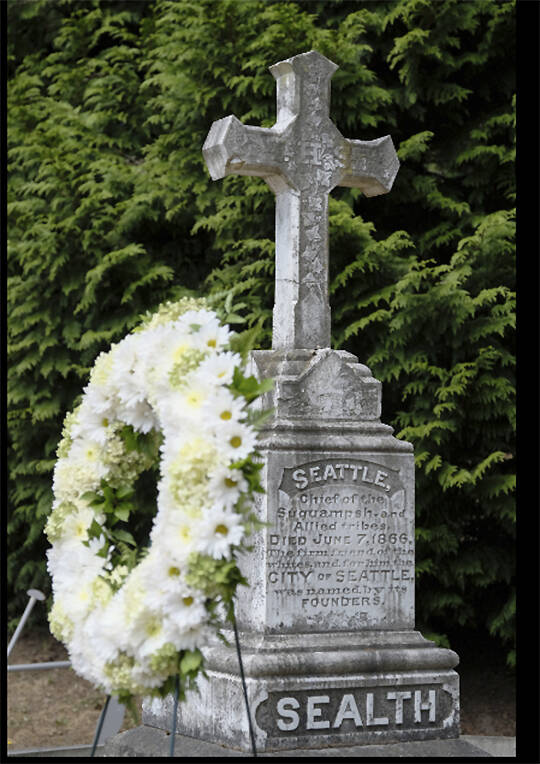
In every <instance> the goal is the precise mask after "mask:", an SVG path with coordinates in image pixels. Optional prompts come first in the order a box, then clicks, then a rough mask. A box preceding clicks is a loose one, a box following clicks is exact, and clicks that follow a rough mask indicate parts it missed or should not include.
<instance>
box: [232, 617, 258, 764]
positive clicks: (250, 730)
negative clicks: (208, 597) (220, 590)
mask: <svg viewBox="0 0 540 764" xmlns="http://www.w3.org/2000/svg"><path fill="white" fill-rule="evenodd" d="M232 624H233V629H234V639H235V642H236V654H237V655H238V665H239V666H240V676H241V677H242V688H243V690H244V701H245V704H246V713H247V718H248V726H249V736H250V738H251V750H252V751H253V756H255V757H256V756H257V748H256V746H255V735H254V734H253V726H252V724H251V714H250V712H249V701H248V695H247V687H246V678H245V676H244V664H243V663H242V653H241V652H240V640H239V639H238V629H237V628H236V616H235V614H234V603H233V612H232Z"/></svg>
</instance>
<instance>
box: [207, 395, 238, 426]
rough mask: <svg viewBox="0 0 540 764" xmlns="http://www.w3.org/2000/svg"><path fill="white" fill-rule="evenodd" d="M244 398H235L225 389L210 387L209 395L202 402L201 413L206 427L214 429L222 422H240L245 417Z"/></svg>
mask: <svg viewBox="0 0 540 764" xmlns="http://www.w3.org/2000/svg"><path fill="white" fill-rule="evenodd" d="M244 404H245V400H244V398H237V397H235V396H234V395H233V394H232V393H231V392H230V390H227V388H226V387H218V388H217V389H216V388H215V387H210V393H209V395H208V396H207V397H206V399H205V400H204V401H203V403H202V406H201V413H202V415H203V416H204V418H205V422H206V424H207V426H208V427H216V426H220V425H222V424H223V423H224V422H231V421H235V422H237V421H240V420H241V419H243V418H244V417H245V416H246V412H245V411H244Z"/></svg>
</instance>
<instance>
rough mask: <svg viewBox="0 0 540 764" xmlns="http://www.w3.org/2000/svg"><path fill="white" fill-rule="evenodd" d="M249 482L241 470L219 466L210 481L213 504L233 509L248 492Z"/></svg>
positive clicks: (209, 486) (209, 490) (209, 489)
mask: <svg viewBox="0 0 540 764" xmlns="http://www.w3.org/2000/svg"><path fill="white" fill-rule="evenodd" d="M247 487H248V484H247V480H246V479H245V477H244V476H243V474H242V472H241V471H240V470H235V469H232V468H231V467H228V466H221V465H220V466H218V467H217V468H216V469H214V470H213V472H212V474H211V475H210V479H209V481H208V492H209V494H210V498H211V500H212V503H213V504H219V505H222V506H224V507H225V508H226V509H232V508H233V507H234V505H235V504H236V502H237V501H238V499H239V498H240V495H241V494H242V493H243V492H244V491H246V490H247Z"/></svg>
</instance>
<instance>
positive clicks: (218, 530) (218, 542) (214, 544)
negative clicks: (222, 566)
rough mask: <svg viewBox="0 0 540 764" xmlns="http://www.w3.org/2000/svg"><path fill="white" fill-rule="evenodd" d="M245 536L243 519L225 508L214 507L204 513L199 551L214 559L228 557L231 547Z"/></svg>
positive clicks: (198, 543)
mask: <svg viewBox="0 0 540 764" xmlns="http://www.w3.org/2000/svg"><path fill="white" fill-rule="evenodd" d="M243 536H244V526H243V525H242V518H241V517H240V515H237V514H236V513H234V512H231V511H230V510H227V509H224V508H223V507H219V506H214V507H212V508H211V509H208V510H206V511H205V512H204V513H203V521H202V522H201V525H200V531H199V538H198V542H197V551H198V552H200V553H201V554H207V555H210V557H213V558H214V559H216V560H217V559H220V558H222V557H226V556H227V554H228V553H229V550H230V548H231V546H233V545H237V544H239V543H240V542H241V540H242V538H243Z"/></svg>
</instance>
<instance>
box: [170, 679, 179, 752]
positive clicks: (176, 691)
mask: <svg viewBox="0 0 540 764" xmlns="http://www.w3.org/2000/svg"><path fill="white" fill-rule="evenodd" d="M179 694H180V677H179V675H178V674H177V675H176V682H175V685H174V706H173V718H172V727H171V747H170V749H169V757H171V756H174V742H175V738H176V715H177V713H178V695H179Z"/></svg>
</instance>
